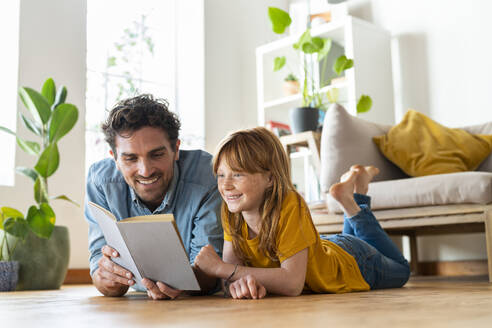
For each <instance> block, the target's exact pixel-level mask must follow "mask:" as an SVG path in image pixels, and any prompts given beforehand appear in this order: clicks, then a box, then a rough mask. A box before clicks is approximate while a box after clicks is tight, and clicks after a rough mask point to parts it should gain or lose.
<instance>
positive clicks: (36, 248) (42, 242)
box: [7, 226, 70, 290]
mask: <svg viewBox="0 0 492 328" xmlns="http://www.w3.org/2000/svg"><path fill="white" fill-rule="evenodd" d="M7 238H10V239H11V240H9V244H10V245H13V244H14V238H15V237H12V236H10V235H9V236H8V237H7ZM69 257H70V241H69V235H68V229H67V227H64V226H55V228H54V230H53V233H52V234H51V237H50V239H44V238H39V237H38V236H36V235H35V234H34V233H32V232H29V234H28V235H27V237H26V239H25V240H24V241H23V242H21V241H19V243H18V245H17V248H16V249H15V252H14V254H13V255H12V260H15V261H19V263H20V270H19V281H18V282H17V290H33V289H58V288H60V286H61V284H62V283H63V281H64V280H65V276H66V274H67V269H68V260H69Z"/></svg>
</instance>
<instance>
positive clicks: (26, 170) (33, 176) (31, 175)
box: [15, 166, 38, 182]
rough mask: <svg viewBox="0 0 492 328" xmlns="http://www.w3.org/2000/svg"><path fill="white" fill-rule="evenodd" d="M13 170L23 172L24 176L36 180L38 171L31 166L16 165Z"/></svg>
mask: <svg viewBox="0 0 492 328" xmlns="http://www.w3.org/2000/svg"><path fill="white" fill-rule="evenodd" d="M15 171H16V172H17V173H19V174H23V175H25V176H26V177H29V178H31V179H32V181H34V182H36V179H37V178H38V173H37V172H36V171H34V170H33V169H31V168H28V167H23V166H18V167H16V168H15Z"/></svg>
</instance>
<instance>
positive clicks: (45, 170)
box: [34, 143, 60, 178]
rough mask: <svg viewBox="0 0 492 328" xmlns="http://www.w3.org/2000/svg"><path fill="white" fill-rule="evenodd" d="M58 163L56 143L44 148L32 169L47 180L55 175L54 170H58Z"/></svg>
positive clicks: (58, 154) (58, 156)
mask: <svg viewBox="0 0 492 328" xmlns="http://www.w3.org/2000/svg"><path fill="white" fill-rule="evenodd" d="M59 162H60V153H59V152H58V146H57V145H56V143H53V144H51V145H49V146H48V147H46V149H45V150H44V151H43V153H42V154H41V156H40V157H39V160H38V162H37V163H36V166H35V167H34V168H35V169H36V171H37V172H38V173H39V174H40V175H41V176H42V177H44V178H47V177H49V176H51V175H52V174H53V173H55V171H56V169H58V164H59Z"/></svg>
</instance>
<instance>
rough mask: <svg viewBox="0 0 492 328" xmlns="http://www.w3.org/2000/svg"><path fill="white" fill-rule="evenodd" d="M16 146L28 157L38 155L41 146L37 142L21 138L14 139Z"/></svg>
mask: <svg viewBox="0 0 492 328" xmlns="http://www.w3.org/2000/svg"><path fill="white" fill-rule="evenodd" d="M16 140H17V144H18V145H19V147H20V148H21V149H22V150H23V151H25V152H26V153H28V154H30V155H34V156H36V155H39V151H40V150H41V146H39V144H38V143H37V142H34V141H26V140H24V139H22V138H19V137H16Z"/></svg>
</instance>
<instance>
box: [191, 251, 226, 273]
mask: <svg viewBox="0 0 492 328" xmlns="http://www.w3.org/2000/svg"><path fill="white" fill-rule="evenodd" d="M194 264H195V265H196V266H197V267H198V268H200V270H202V271H203V272H205V273H206V274H207V275H209V276H212V277H219V272H220V267H221V266H222V265H223V264H224V262H223V261H222V259H221V258H220V257H219V255H217V253H216V252H215V249H214V248H213V246H212V245H206V246H204V247H202V249H201V250H200V252H199V253H198V255H197V256H196V257H195V262H194Z"/></svg>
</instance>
